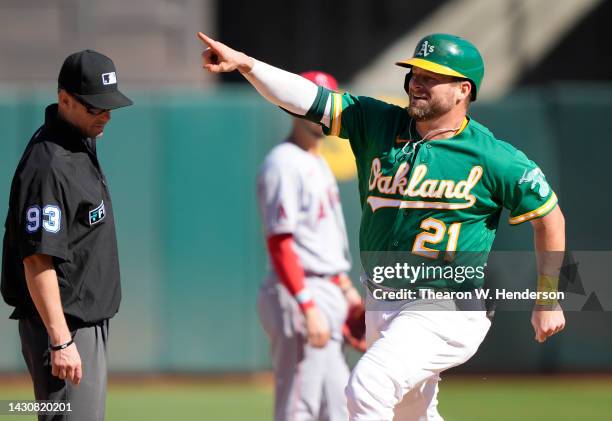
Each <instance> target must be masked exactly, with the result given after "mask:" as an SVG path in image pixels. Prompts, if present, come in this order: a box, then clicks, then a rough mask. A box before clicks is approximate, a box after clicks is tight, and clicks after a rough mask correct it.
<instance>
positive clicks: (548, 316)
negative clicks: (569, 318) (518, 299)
mask: <svg viewBox="0 0 612 421" xmlns="http://www.w3.org/2000/svg"><path fill="white" fill-rule="evenodd" d="M531 325H532V326H533V330H535V340H536V341H538V342H540V343H542V342H544V341H546V339H548V338H549V337H550V336H552V335H554V334H555V333H557V332H560V331H562V330H563V328H564V327H565V316H564V315H563V311H562V310H560V309H559V310H533V312H532V313H531Z"/></svg>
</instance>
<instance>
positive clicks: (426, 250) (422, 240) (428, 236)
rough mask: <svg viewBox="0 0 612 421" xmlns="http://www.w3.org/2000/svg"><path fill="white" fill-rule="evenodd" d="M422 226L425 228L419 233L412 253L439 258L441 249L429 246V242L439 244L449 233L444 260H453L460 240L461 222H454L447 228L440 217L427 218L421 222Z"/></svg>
mask: <svg viewBox="0 0 612 421" xmlns="http://www.w3.org/2000/svg"><path fill="white" fill-rule="evenodd" d="M421 228H422V229H423V230H424V231H423V232H421V233H419V234H418V235H417V236H416V237H415V239H414V244H413V245H412V253H414V254H417V255H419V256H423V257H427V258H429V259H437V258H438V255H439V254H440V250H436V249H433V248H431V247H428V246H427V244H430V245H434V244H439V243H440V242H442V240H443V239H444V236H445V235H446V234H448V242H447V244H446V252H445V255H444V260H446V261H449V262H450V261H451V260H453V258H454V257H455V251H456V250H457V242H458V241H459V232H460V231H461V222H454V223H452V224H450V225H449V226H448V228H447V226H446V224H445V223H444V222H442V221H440V220H439V219H435V218H427V219H424V220H423V222H421Z"/></svg>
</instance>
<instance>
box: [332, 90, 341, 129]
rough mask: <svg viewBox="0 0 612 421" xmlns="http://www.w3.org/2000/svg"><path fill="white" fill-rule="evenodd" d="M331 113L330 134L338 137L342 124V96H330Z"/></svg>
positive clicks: (334, 94) (335, 94)
mask: <svg viewBox="0 0 612 421" xmlns="http://www.w3.org/2000/svg"><path fill="white" fill-rule="evenodd" d="M331 105H332V112H331V132H330V135H332V136H340V129H341V124H342V96H341V95H340V94H337V93H333V94H332V104H331Z"/></svg>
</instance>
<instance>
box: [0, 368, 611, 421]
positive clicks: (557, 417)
mask: <svg viewBox="0 0 612 421" xmlns="http://www.w3.org/2000/svg"><path fill="white" fill-rule="evenodd" d="M31 398H32V394H31V392H30V390H29V387H28V386H27V385H26V384H23V383H19V384H0V400H7V399H11V400H13V399H31ZM611 398H612V378H602V377H593V378H589V377H548V378H539V377H524V378H520V377H502V376H493V377H489V378H476V377H467V378H466V377H461V378H459V377H452V378H449V379H445V380H443V381H442V383H441V384H440V394H439V399H440V413H441V414H442V416H443V417H444V418H445V420H446V421H481V420H482V421H490V420H495V421H518V420H538V421H542V420H551V421H552V420H554V421H562V420H567V421H576V420H580V421H583V420H596V421H605V420H612V404H611V402H612V399H611ZM272 399H273V396H272V389H271V386H270V385H267V384H259V383H257V384H253V383H248V384H242V385H241V384H239V383H236V384H227V383H226V382H222V383H218V384H214V383H206V382H205V381H203V382H202V383H197V382H193V381H190V382H183V383H181V382H177V381H176V380H170V381H169V382H168V383H167V384H164V383H163V381H159V380H156V381H155V382H153V383H151V384H148V383H146V382H144V381H143V382H132V381H131V382H127V383H112V384H111V386H110V388H109V395H108V407H107V420H109V421H123V420H125V421H128V420H129V421H141V420H142V421H145V420H146V421H156V420H160V421H161V420H176V421H178V420H207V421H208V420H211V421H226V420H227V421H234V420H235V421H246V420H248V421H259V420H262V421H263V420H271V419H272V417H271V414H272ZM9 418H15V419H19V420H23V421H25V420H29V419H34V417H25V416H15V417H0V419H9Z"/></svg>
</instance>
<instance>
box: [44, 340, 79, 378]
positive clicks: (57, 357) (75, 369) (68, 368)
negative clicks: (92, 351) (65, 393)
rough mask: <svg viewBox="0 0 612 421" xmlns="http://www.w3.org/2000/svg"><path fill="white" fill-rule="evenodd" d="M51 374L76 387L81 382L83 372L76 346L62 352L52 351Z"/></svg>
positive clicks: (73, 345)
mask: <svg viewBox="0 0 612 421" xmlns="http://www.w3.org/2000/svg"><path fill="white" fill-rule="evenodd" d="M51 374H53V375H54V376H56V377H59V378H60V379H62V380H68V381H70V382H72V383H73V384H75V385H78V384H79V383H80V382H81V379H82V378H83V370H82V368H81V356H80V355H79V351H78V350H77V347H76V344H74V343H73V344H72V345H70V346H69V347H68V348H66V349H62V350H60V351H51Z"/></svg>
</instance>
